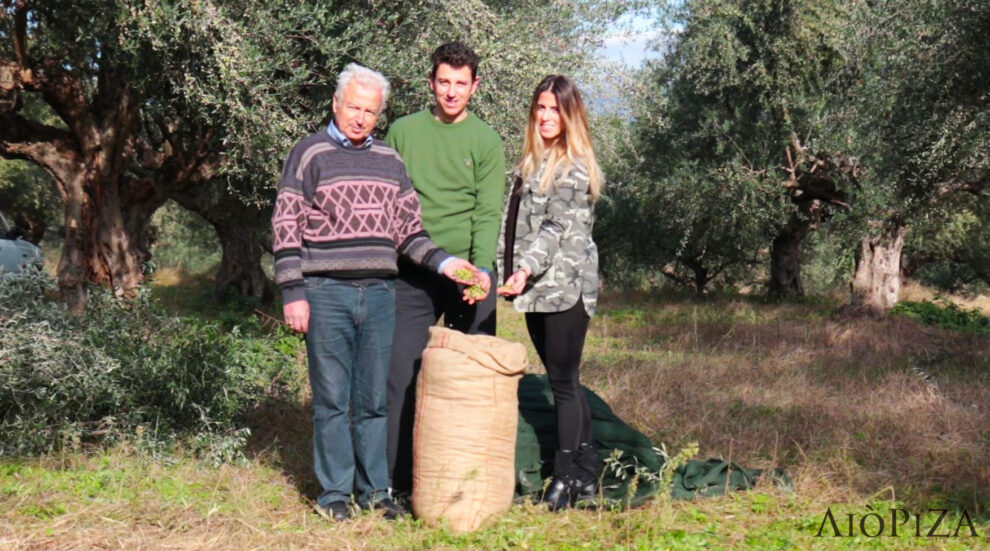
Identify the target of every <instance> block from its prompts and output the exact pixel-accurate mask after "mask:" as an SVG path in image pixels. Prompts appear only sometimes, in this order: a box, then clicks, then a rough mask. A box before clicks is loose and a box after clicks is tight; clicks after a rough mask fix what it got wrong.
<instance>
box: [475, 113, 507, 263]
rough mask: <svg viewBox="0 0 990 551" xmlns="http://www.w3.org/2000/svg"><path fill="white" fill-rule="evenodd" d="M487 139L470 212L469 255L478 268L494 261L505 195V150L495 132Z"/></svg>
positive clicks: (479, 165)
mask: <svg viewBox="0 0 990 551" xmlns="http://www.w3.org/2000/svg"><path fill="white" fill-rule="evenodd" d="M492 134H493V137H492V139H491V140H486V141H485V145H486V148H485V150H484V151H483V152H482V154H481V158H480V159H479V163H478V167H477V172H476V176H475V202H474V211H473V212H472V213H471V258H470V259H469V260H470V261H471V262H472V263H473V264H474V265H475V266H477V267H479V268H486V269H489V270H490V269H491V268H492V267H493V266H494V264H495V242H496V241H497V240H498V233H499V229H500V222H501V212H502V197H503V196H504V194H505V151H504V148H503V146H502V140H501V139H500V138H499V137H498V135H496V134H494V131H492Z"/></svg>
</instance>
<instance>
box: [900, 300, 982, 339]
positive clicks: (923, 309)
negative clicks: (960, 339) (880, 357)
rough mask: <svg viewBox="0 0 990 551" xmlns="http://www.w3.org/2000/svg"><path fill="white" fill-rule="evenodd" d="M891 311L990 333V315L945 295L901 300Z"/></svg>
mask: <svg viewBox="0 0 990 551" xmlns="http://www.w3.org/2000/svg"><path fill="white" fill-rule="evenodd" d="M890 313H891V314H899V315H902V316H905V317H908V318H911V319H913V320H917V321H919V322H921V323H923V324H925V325H934V326H936V327H941V328H943V329H955V330H958V331H972V332H974V333H985V334H990V317H988V316H984V315H983V314H981V313H980V311H979V310H976V309H975V308H974V309H972V310H966V309H964V308H961V307H959V306H958V305H956V304H955V303H954V302H952V301H950V300H948V299H946V298H944V297H935V300H934V301H927V300H926V301H921V302H899V303H897V304H896V305H895V306H894V307H893V308H892V309H891V310H890Z"/></svg>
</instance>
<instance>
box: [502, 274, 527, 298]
mask: <svg viewBox="0 0 990 551" xmlns="http://www.w3.org/2000/svg"><path fill="white" fill-rule="evenodd" d="M528 279H529V272H528V271H526V269H525V268H520V269H519V271H517V272H516V273H514V274H512V275H510V276H509V279H507V280H505V283H504V284H503V285H502V286H501V287H499V288H498V289H495V292H496V293H498V294H500V295H502V296H514V295H518V294H519V293H521V292H523V289H525V288H526V281H527V280H528Z"/></svg>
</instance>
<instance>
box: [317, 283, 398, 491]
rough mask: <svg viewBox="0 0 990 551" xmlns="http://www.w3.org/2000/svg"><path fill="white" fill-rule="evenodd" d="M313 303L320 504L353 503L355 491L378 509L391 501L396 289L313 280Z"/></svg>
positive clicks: (379, 284) (393, 287)
mask: <svg viewBox="0 0 990 551" xmlns="http://www.w3.org/2000/svg"><path fill="white" fill-rule="evenodd" d="M306 300H307V301H308V302H309V331H308V333H307V334H306V352H307V355H308V357H309V384H310V386H311V387H312V389H313V468H314V470H315V471H316V477H317V479H318V480H319V481H320V485H321V486H322V487H323V491H322V492H320V495H319V497H317V503H319V505H321V506H323V507H326V506H327V505H328V504H329V503H331V502H334V501H348V500H350V496H351V493H352V491H353V493H354V494H355V496H356V497H357V501H358V503H360V504H362V505H370V504H372V503H374V502H376V501H378V500H380V499H383V498H384V497H386V496H387V495H388V485H389V480H388V463H387V460H386V455H385V446H386V441H387V433H388V424H387V422H386V417H385V415H386V407H385V403H386V392H387V391H386V388H387V387H386V381H387V379H388V365H389V358H390V357H391V353H392V332H393V331H394V328H395V286H394V284H393V282H392V281H381V282H377V283H372V284H366V285H356V284H353V283H350V282H348V281H347V280H345V279H337V278H332V277H317V276H307V277H306ZM349 405H350V407H351V408H353V411H352V412H351V416H350V418H348V410H349V407H348V406H349ZM352 423H353V428H352V426H351V425H352Z"/></svg>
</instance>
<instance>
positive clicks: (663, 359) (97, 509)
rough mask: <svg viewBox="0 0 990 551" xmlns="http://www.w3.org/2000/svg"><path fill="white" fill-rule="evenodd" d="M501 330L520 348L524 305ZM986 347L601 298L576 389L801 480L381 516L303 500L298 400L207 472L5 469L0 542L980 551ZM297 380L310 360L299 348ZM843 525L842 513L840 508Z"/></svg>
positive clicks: (986, 453)
mask: <svg viewBox="0 0 990 551" xmlns="http://www.w3.org/2000/svg"><path fill="white" fill-rule="evenodd" d="M498 315H499V332H500V335H502V336H504V337H507V338H510V339H511V340H515V341H518V342H523V343H526V344H527V346H529V347H530V359H531V367H530V370H531V371H533V372H542V371H543V368H542V366H540V364H539V362H538V360H537V359H536V354H535V352H534V351H533V349H532V346H531V344H530V343H529V338H528V335H527V334H526V329H525V324H524V322H523V318H522V316H521V315H519V314H516V313H515V312H513V311H511V309H510V308H509V307H506V305H504V304H503V305H501V306H500V309H499V313H498ZM988 345H990V338H988V337H986V336H982V337H981V336H977V335H973V334H962V333H954V332H951V331H946V330H940V329H932V328H927V327H922V326H919V325H917V324H915V323H913V322H911V321H909V320H903V319H899V318H892V319H887V320H865V319H855V318H844V317H837V316H834V315H833V314H832V308H831V307H829V306H828V305H821V304H818V305H816V304H796V305H765V304H761V303H758V302H754V301H748V300H737V299H720V300H715V301H712V302H680V301H677V300H668V299H666V298H663V297H651V296H643V295H638V294H629V295H624V296H615V295H613V296H606V297H604V300H603V303H602V307H601V310H600V314H599V315H597V316H596V317H595V318H594V319H593V321H592V326H591V330H590V334H589V339H588V346H587V348H586V353H585V364H584V367H583V368H582V374H583V377H584V382H585V384H587V385H588V386H589V387H591V388H593V389H594V390H596V391H597V392H598V393H599V394H600V395H602V397H603V398H605V399H606V400H607V401H608V402H609V404H610V405H611V406H612V407H613V409H614V410H615V411H616V413H617V414H618V415H619V416H620V417H622V418H623V419H626V420H627V421H628V422H630V423H631V424H632V425H634V426H635V427H636V428H638V429H640V430H642V431H643V432H645V433H646V434H647V435H649V436H650V437H651V438H652V439H654V441H655V442H656V443H658V444H659V443H661V442H663V443H665V444H666V445H667V447H668V449H669V450H670V451H671V452H672V453H673V452H676V451H677V450H678V449H680V448H681V447H683V446H684V445H685V444H687V443H689V442H692V441H697V442H699V443H700V446H701V453H700V455H701V456H702V457H709V456H721V457H724V458H727V459H731V460H734V461H737V462H739V463H741V464H743V465H745V466H747V467H755V468H767V467H772V466H781V467H784V468H785V469H786V470H787V472H788V474H789V476H790V477H791V479H792V481H793V482H794V491H793V492H787V491H782V490H778V489H775V488H765V487H761V488H758V489H757V490H755V491H751V492H740V493H736V494H733V495H729V496H725V497H722V498H713V499H707V500H699V501H696V502H671V501H670V500H669V499H664V498H659V499H657V500H656V501H654V502H651V503H649V504H648V505H646V506H645V507H642V508H638V509H634V510H628V511H616V512H609V511H569V512H566V513H563V514H550V513H547V512H545V511H542V510H540V509H538V508H536V507H534V506H532V505H521V506H516V507H513V508H512V509H511V510H510V511H509V512H508V513H507V514H506V515H505V516H503V517H502V518H500V519H499V520H498V521H497V522H496V523H495V524H494V525H493V526H490V527H488V528H485V529H483V530H481V531H479V532H477V533H474V534H467V535H457V534H451V533H449V532H448V531H446V530H444V529H443V528H442V527H431V526H425V525H423V524H422V523H420V522H419V521H413V520H409V519H406V520H402V521H400V522H397V523H387V522H383V521H381V520H380V518H379V517H378V516H377V515H376V514H367V515H362V516H359V517H358V518H356V519H355V520H353V521H351V522H348V523H344V524H335V523H329V522H326V521H324V520H322V519H321V518H320V517H318V516H317V515H316V514H314V513H313V510H312V500H313V498H314V497H315V496H316V493H317V486H316V482H315V480H314V477H313V474H312V469H311V464H310V462H311V424H310V423H311V413H310V407H309V402H308V400H309V397H308V392H307V391H303V392H300V393H299V394H294V395H286V396H273V397H272V398H271V400H269V401H268V402H267V403H265V404H263V405H262V406H261V407H260V408H259V409H258V410H257V411H256V412H255V415H254V416H253V417H252V419H251V426H252V431H253V434H252V437H251V439H250V441H249V444H248V453H247V456H248V457H249V462H248V464H246V465H243V466H224V467H221V468H219V469H213V468H210V467H208V466H206V465H204V464H202V463H201V462H199V461H197V460H196V459H195V458H193V457H191V456H190V455H188V454H186V453H184V452H182V451H181V450H179V451H177V452H176V453H175V454H174V455H165V456H159V455H155V454H152V453H149V452H147V451H138V450H135V449H133V448H127V447H122V448H117V449H113V450H104V451H97V452H94V453H93V454H82V453H76V454H65V455H61V456H52V457H46V458H41V459H34V460H23V461H20V462H11V461H7V462H0V549H4V550H6V549H12V550H33V549H46V550H47V549H69V550H75V549H80V550H82V549H197V550H198V549H218V550H220V549H222V550H227V549H231V550H234V549H236V550H242V549H541V550H542V549H546V550H551V549H553V550H557V549H668V548H669V549H700V548H713V549H730V548H749V549H771V548H773V549H794V548H796V549H837V548H839V549H860V548H863V547H864V546H869V547H871V548H875V549H907V548H912V549H972V548H978V547H980V546H984V547H987V548H990V539H988V535H990V512H988V508H990V495H988V491H990V490H988V489H990V450H988V447H990V427H988V425H987V423H986V419H987V418H988V413H990V411H988V410H990V363H988V362H990V360H988V358H987V354H986V352H987V350H988V348H990V346H988ZM296 374H297V376H298V377H299V378H300V381H299V382H300V383H301V384H300V386H301V387H302V388H304V389H305V388H306V387H307V386H308V385H306V384H304V380H305V377H306V374H305V363H304V361H303V359H302V358H297V373H296ZM898 504H903V506H906V507H908V508H910V509H912V510H919V509H922V508H924V507H927V506H929V505H931V506H955V507H960V508H966V509H967V511H968V513H969V514H970V515H971V516H973V518H974V520H976V522H977V526H976V527H977V530H978V531H979V533H980V537H979V538H958V539H939V540H933V539H926V538H912V537H907V538H889V537H885V538H875V539H863V538H858V539H850V538H830V539H822V538H817V539H816V538H814V537H813V536H814V534H815V532H816V531H817V530H818V528H819V526H820V523H821V522H822V519H823V515H824V512H825V510H826V509H827V508H829V507H831V508H832V510H833V511H834V512H835V514H836V518H840V515H841V512H840V511H842V512H845V511H849V512H855V513H857V514H858V515H862V514H864V513H865V511H866V509H865V507H866V505H870V506H872V507H874V508H876V509H878V510H886V508H889V507H891V506H898ZM841 518H842V519H844V518H845V517H841Z"/></svg>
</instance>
